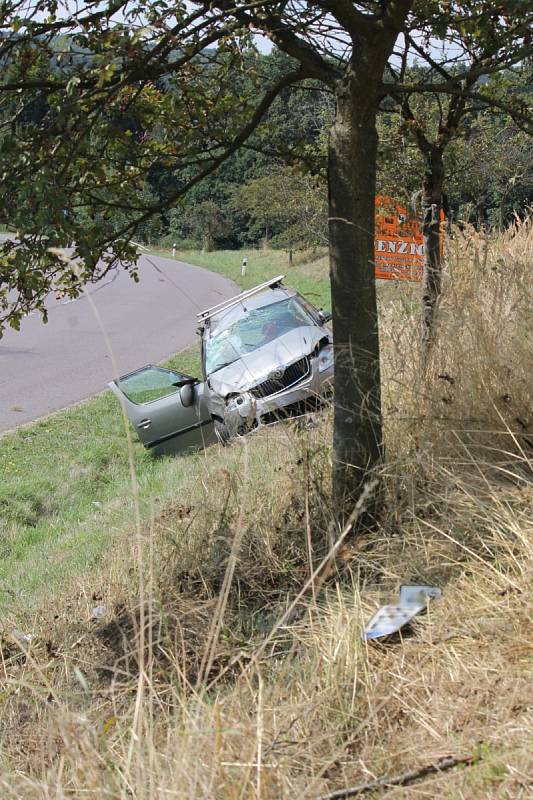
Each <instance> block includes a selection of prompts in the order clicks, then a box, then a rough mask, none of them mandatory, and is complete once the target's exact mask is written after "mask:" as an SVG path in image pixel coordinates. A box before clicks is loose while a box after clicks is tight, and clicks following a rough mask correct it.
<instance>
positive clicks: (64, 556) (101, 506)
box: [0, 251, 329, 608]
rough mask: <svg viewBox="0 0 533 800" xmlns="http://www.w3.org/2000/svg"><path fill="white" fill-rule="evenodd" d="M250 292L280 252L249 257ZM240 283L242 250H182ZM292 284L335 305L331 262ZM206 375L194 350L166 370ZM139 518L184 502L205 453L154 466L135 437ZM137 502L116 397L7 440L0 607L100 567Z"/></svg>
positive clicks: (1, 493) (0, 494)
mask: <svg viewBox="0 0 533 800" xmlns="http://www.w3.org/2000/svg"><path fill="white" fill-rule="evenodd" d="M247 255H248V263H249V272H248V275H247V276H246V279H245V282H244V284H243V285H244V286H245V287H248V286H251V285H254V284H256V283H258V282H260V281H262V280H265V279H266V278H268V277H272V276H273V275H275V274H279V273H280V272H281V271H282V269H281V267H282V265H281V263H280V262H281V260H282V255H283V254H280V253H276V252H274V251H270V252H268V251H267V252H265V253H264V252H259V253H252V252H248V254H247ZM180 256H181V258H182V259H183V260H188V261H190V262H191V263H196V264H201V265H202V266H206V267H208V268H210V269H214V270H216V271H218V272H222V273H223V274H225V275H228V276H229V277H231V278H233V279H234V280H237V278H238V275H237V273H240V263H241V259H242V257H243V255H242V253H239V252H222V253H209V254H206V255H202V254H201V253H190V254H189V253H184V254H180ZM287 282H288V283H289V284H290V285H293V286H295V287H296V288H298V289H299V290H300V291H302V292H304V293H306V294H307V295H308V296H309V297H310V299H311V300H313V301H314V302H315V303H316V304H317V305H321V304H324V305H325V306H328V297H329V292H328V280H327V272H326V270H325V268H324V265H323V263H321V262H318V263H317V264H316V265H314V266H313V267H308V266H305V265H299V266H295V267H293V268H292V269H291V271H290V274H289V276H288V279H287ZM164 365H165V366H168V367H170V368H173V369H179V370H181V371H183V372H186V373H188V374H192V375H199V374H200V357H199V348H198V347H197V346H193V347H190V348H188V349H187V350H185V351H183V352H181V353H178V354H177V355H175V356H174V357H172V358H170V359H168V360H167V361H166V362H165V364H164ZM133 448H134V449H133V453H134V461H135V469H136V473H137V484H138V491H139V498H140V506H141V515H142V516H143V517H144V518H146V517H149V516H150V514H152V513H153V511H154V509H155V510H157V508H160V507H162V506H164V505H165V503H168V502H170V501H171V500H173V499H175V497H176V496H177V495H179V492H180V490H181V489H182V488H183V486H184V485H185V484H186V483H187V481H189V480H190V475H191V470H192V472H193V473H195V472H196V471H197V459H201V458H202V456H201V454H199V455H196V456H194V455H193V456H187V457H183V458H163V459H154V458H153V457H152V456H151V455H150V454H149V453H148V452H147V451H145V450H144V448H143V447H142V445H141V444H140V443H139V442H138V441H137V438H136V437H135V436H134V445H133ZM133 519H134V505H133V493H132V487H131V480H130V468H129V461H128V447H127V438H126V435H125V429H124V423H123V419H122V414H121V410H120V406H119V404H118V402H117V401H116V399H115V398H114V396H113V395H112V394H111V393H110V392H107V391H106V392H104V393H103V394H100V395H98V396H96V397H94V398H92V399H90V400H88V401H86V402H84V403H82V404H80V405H77V406H74V407H72V408H70V409H67V410H65V411H62V412H59V413H57V414H54V415H52V416H50V417H48V418H46V419H43V420H42V421H40V422H37V423H35V424H33V425H30V426H25V427H23V428H20V429H19V430H18V431H16V432H14V433H10V434H7V435H4V436H2V437H1V438H0V556H1V560H0V606H8V607H13V604H14V603H15V605H17V606H19V605H20V606H22V607H25V608H31V607H32V605H33V604H34V603H35V602H36V601H38V599H39V598H41V597H42V596H43V595H54V594H55V593H57V591H58V590H59V589H60V587H61V585H62V584H64V583H65V582H66V581H68V580H71V579H72V578H73V577H75V576H76V575H77V574H79V573H80V572H83V571H85V570H87V569H89V568H91V567H92V566H94V565H96V564H97V563H98V562H99V561H101V560H102V559H103V558H104V557H105V554H106V552H107V551H108V549H109V547H110V539H112V538H113V536H114V535H115V534H116V533H120V532H124V530H125V529H133Z"/></svg>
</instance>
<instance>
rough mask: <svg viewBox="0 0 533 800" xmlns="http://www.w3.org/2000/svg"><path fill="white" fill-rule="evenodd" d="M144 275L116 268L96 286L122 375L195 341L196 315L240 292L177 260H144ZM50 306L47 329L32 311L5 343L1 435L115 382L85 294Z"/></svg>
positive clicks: (0, 351)
mask: <svg viewBox="0 0 533 800" xmlns="http://www.w3.org/2000/svg"><path fill="white" fill-rule="evenodd" d="M2 238H4V237H2ZM150 262H151V263H150ZM139 274H140V282H139V283H138V284H136V283H134V282H133V281H132V279H131V278H130V277H129V276H128V274H127V273H126V272H125V271H124V270H118V271H117V272H115V273H114V274H113V275H111V276H109V277H107V278H105V279H104V281H103V282H102V283H101V284H97V285H95V286H91V288H90V297H91V299H92V301H93V303H94V306H95V307H96V310H97V312H98V315H99V316H100V318H101V322H102V325H103V327H104V329H105V333H106V336H107V338H108V340H109V344H110V346H111V349H112V352H113V358H114V361H115V363H116V367H117V371H118V374H119V375H122V374H124V373H126V372H130V371H131V370H134V369H136V368H137V367H142V366H144V365H145V364H149V363H157V362H158V361H161V360H162V359H164V358H166V357H167V356H170V355H172V354H173V353H176V352H177V351H179V350H181V349H183V348H184V347H187V346H188V345H190V344H192V343H193V342H194V341H195V339H196V333H195V328H196V313H197V312H198V311H201V310H203V309H204V308H207V307H208V306H211V305H215V304H216V303H219V302H221V301H222V300H224V299H226V298H227V297H231V296H232V295H234V294H235V293H236V287H235V285H234V284H233V283H232V282H231V281H229V280H227V279H226V278H223V277H221V276H220V275H216V274H214V273H211V272H208V271H207V270H205V269H202V268H200V267H193V266H191V265H189V264H184V263H182V262H180V261H174V260H173V259H166V258H159V257H156V256H150V257H149V258H148V257H145V256H143V257H142V258H141V259H140V262H139ZM47 305H48V310H49V320H48V323H47V324H46V325H45V324H43V323H42V321H41V317H40V315H39V314H37V313H33V314H31V315H30V316H29V317H27V318H26V319H25V320H23V322H22V325H21V330H20V331H19V332H17V331H12V330H8V331H6V333H5V334H4V336H3V338H2V339H0V431H6V430H10V429H12V428H16V427H17V426H18V425H21V424H23V423H26V422H30V421H32V420H36V419H38V418H39V417H42V416H45V415H46V414H49V413H50V412H52V411H56V410H58V409H60V408H64V407H66V406H69V405H71V404H73V403H76V402H78V401H80V400H83V399H85V398H87V397H90V396H91V395H93V394H95V393H97V392H99V391H100V390H102V389H104V388H105V386H106V384H107V382H108V381H110V380H112V379H113V378H114V377H115V370H114V367H113V360H112V358H111V355H110V352H109V349H108V344H107V342H106V337H105V336H104V334H103V333H102V330H101V328H100V325H99V323H98V319H97V317H96V315H95V312H94V310H93V308H92V305H91V302H90V301H89V300H88V299H87V297H81V298H79V299H78V300H74V301H68V300H57V299H56V298H55V297H54V296H50V298H49V300H48V304H47Z"/></svg>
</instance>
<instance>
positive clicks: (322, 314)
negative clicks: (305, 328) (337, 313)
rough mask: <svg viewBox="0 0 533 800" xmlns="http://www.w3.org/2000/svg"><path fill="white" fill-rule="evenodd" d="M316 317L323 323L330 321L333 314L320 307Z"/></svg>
mask: <svg viewBox="0 0 533 800" xmlns="http://www.w3.org/2000/svg"><path fill="white" fill-rule="evenodd" d="M318 317H319V319H320V324H321V325H325V324H326V322H330V321H331V320H332V319H333V314H332V313H331V311H324V309H323V308H321V309H320V310H319V312H318Z"/></svg>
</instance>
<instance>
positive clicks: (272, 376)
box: [267, 369, 285, 381]
mask: <svg viewBox="0 0 533 800" xmlns="http://www.w3.org/2000/svg"><path fill="white" fill-rule="evenodd" d="M284 374H285V370H284V369H273V370H272V372H271V373H269V376H268V378H267V380H269V381H279V379H280V378H283V376H284Z"/></svg>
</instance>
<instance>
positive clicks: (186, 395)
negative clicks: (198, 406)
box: [180, 383, 194, 408]
mask: <svg viewBox="0 0 533 800" xmlns="http://www.w3.org/2000/svg"><path fill="white" fill-rule="evenodd" d="M180 400H181V404H182V406H183V407H184V408H190V407H191V406H192V405H193V403H194V384H192V383H186V384H185V386H182V387H181V389H180Z"/></svg>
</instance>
